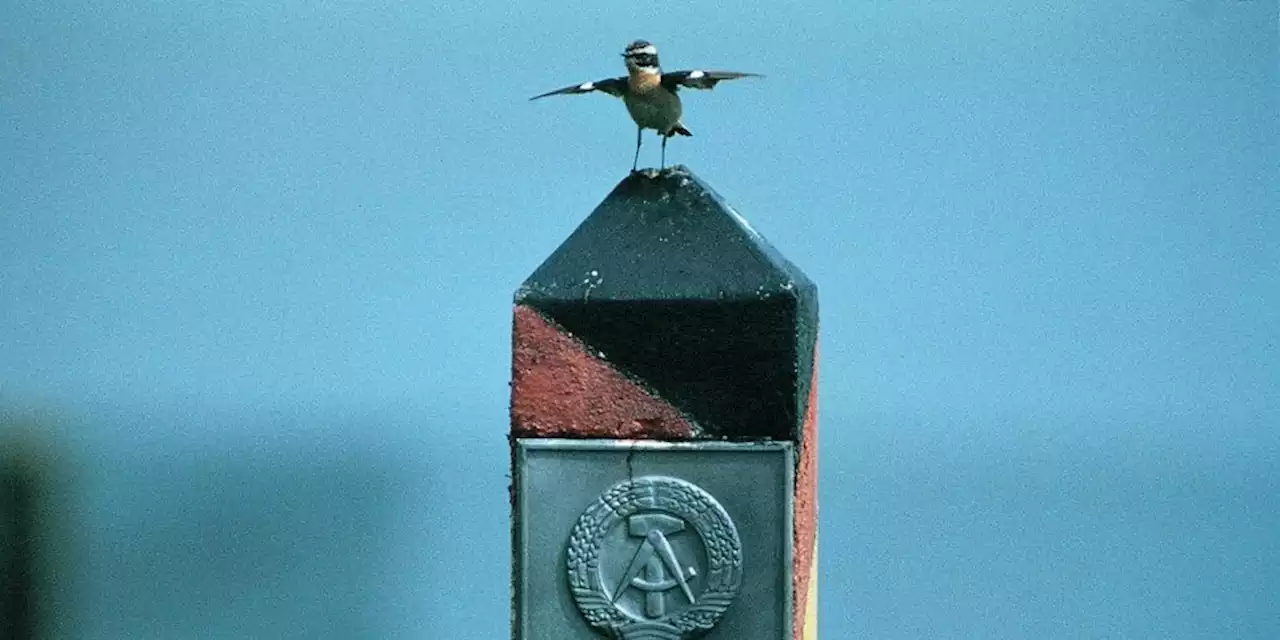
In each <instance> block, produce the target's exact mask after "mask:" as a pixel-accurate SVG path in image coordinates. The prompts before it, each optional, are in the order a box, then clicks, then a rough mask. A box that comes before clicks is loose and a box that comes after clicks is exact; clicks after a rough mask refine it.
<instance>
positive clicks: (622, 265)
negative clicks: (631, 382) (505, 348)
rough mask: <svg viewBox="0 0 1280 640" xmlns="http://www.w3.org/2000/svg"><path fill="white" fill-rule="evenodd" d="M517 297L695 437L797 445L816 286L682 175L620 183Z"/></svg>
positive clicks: (644, 175) (636, 176) (676, 171)
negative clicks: (672, 411) (646, 392)
mask: <svg viewBox="0 0 1280 640" xmlns="http://www.w3.org/2000/svg"><path fill="white" fill-rule="evenodd" d="M516 302H517V303H518V304H521V305H526V306H528V307H532V308H533V309H535V310H537V311H538V312H539V313H540V314H542V315H543V316H544V317H546V318H547V319H549V320H551V321H552V322H554V323H556V324H558V325H559V326H561V327H562V328H564V329H565V330H567V331H568V332H569V333H571V334H572V335H573V336H574V337H576V338H577V339H578V340H581V341H582V342H583V343H584V344H586V345H587V346H588V347H590V348H591V349H592V350H593V351H595V352H597V354H598V355H599V356H600V357H601V358H602V359H604V360H606V361H608V362H609V363H610V364H612V365H613V366H615V367H617V368H618V369H619V370H621V371H622V372H623V373H625V374H626V375H628V376H629V377H631V378H633V379H635V380H636V381H638V382H640V383H641V384H643V385H645V386H646V387H648V388H649V389H651V390H652V391H653V392H654V393H655V394H656V395H658V396H659V397H660V398H663V399H664V400H666V401H667V402H669V403H671V404H672V405H673V406H675V407H678V408H679V409H680V410H681V411H682V412H684V413H685V414H686V415H687V417H688V418H689V419H690V421H691V422H692V423H693V424H694V425H695V435H694V437H695V438H723V439H730V440H761V439H778V440H783V439H785V440H798V439H799V438H800V435H801V434H800V430H801V428H802V421H803V420H804V415H805V410H806V409H807V403H808V401H809V386H810V385H811V383H812V375H811V374H812V371H813V361H814V358H815V343H816V340H817V325H818V295H817V287H815V286H814V284H813V283H812V282H811V281H810V280H809V278H808V277H806V276H805V275H804V273H802V272H801V271H800V270H799V269H798V268H796V266H795V265H793V264H792V263H791V262H790V261H788V260H787V259H786V258H784V257H783V256H782V255H781V254H780V253H778V251H777V250H776V249H774V248H773V247H772V246H771V245H770V244H769V243H768V242H767V241H766V240H765V239H764V238H763V237H761V236H760V234H758V233H757V232H756V231H755V230H754V229H752V228H751V226H750V225H749V224H748V223H747V221H746V220H744V219H743V218H742V217H741V216H739V215H738V214H737V212H735V211H734V210H733V208H732V207H730V206H729V205H728V204H726V203H725V201H724V200H723V199H722V198H721V197H720V196H719V195H718V194H716V193H715V191H713V190H712V189H711V187H709V186H707V185H706V184H705V183H704V182H702V181H701V180H699V179H698V178H697V177H695V176H694V175H693V174H691V173H690V172H689V171H688V169H686V168H684V167H680V166H678V167H674V168H672V169H669V170H666V171H663V172H660V173H655V172H637V173H632V174H631V175H630V176H628V177H627V178H626V179H624V180H623V181H622V182H621V183H619V184H618V186H617V187H615V188H614V190H613V192H612V193H610V194H609V196H608V197H606V198H605V200H604V202H602V203H601V204H600V206H598V207H597V208H596V210H595V211H594V212H592V214H591V215H590V216H589V217H588V218H587V219H586V220H585V221H584V222H583V223H582V224H581V225H580V226H579V227H578V229H577V230H575V231H574V232H573V234H572V235H570V236H569V238H568V239H566V240H565V241H564V243H563V244H562V245H561V246H560V247H559V248H558V249H557V250H556V251H555V252H554V253H553V254H552V255H551V256H550V257H549V258H547V260H546V261H545V262H543V264H542V266H540V267H539V268H538V269H537V270H536V271H535V272H534V273H533V275H531V276H530V277H529V279H528V280H526V281H525V282H524V284H523V285H521V287H520V289H519V290H518V291H517V293H516Z"/></svg>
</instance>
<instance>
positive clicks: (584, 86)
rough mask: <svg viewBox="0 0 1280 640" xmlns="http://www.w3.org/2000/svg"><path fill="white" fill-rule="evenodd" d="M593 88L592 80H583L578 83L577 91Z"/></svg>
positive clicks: (594, 85) (594, 86)
mask: <svg viewBox="0 0 1280 640" xmlns="http://www.w3.org/2000/svg"><path fill="white" fill-rule="evenodd" d="M595 88H596V83H594V82H584V83H582V84H580V85H578V90H579V91H591V90H592V89H595Z"/></svg>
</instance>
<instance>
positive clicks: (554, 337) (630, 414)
mask: <svg viewBox="0 0 1280 640" xmlns="http://www.w3.org/2000/svg"><path fill="white" fill-rule="evenodd" d="M513 342H514V344H513V348H512V351H513V357H512V367H511V369H512V370H511V384H512V387H511V435H512V437H518V438H528V437H548V438H550V437H561V438H652V439H659V440H671V439H688V438H689V437H691V436H692V435H693V427H692V425H690V424H689V422H688V421H687V420H685V418H684V416H682V415H681V414H680V412H679V411H677V410H676V409H675V408H674V407H672V406H671V405H670V404H667V403H666V402H664V401H663V400H662V399H660V398H658V397H656V396H655V395H653V394H652V393H650V392H649V391H647V390H645V389H644V388H643V387H641V386H640V385H639V384H637V383H635V382H633V381H631V380H629V379H628V378H627V377H626V376H624V375H622V374H621V373H619V372H618V371H617V370H616V369H614V368H613V367H611V366H609V364H608V363H607V362H604V361H603V360H601V359H600V358H598V357H596V356H593V355H592V354H591V353H589V352H588V349H587V347H586V346H585V345H583V344H582V343H581V342H578V341H577V340H574V339H573V338H572V337H571V336H569V335H566V334H565V333H564V332H563V331H562V330H560V329H559V328H557V327H555V326H552V325H551V324H550V323H549V322H547V320H546V319H544V318H543V317H542V316H541V315H540V314H539V313H538V312H537V311H535V310H533V309H530V308H529V307H525V306H523V305H516V307H515V331H514V340H513Z"/></svg>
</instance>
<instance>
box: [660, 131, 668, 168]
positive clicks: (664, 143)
mask: <svg viewBox="0 0 1280 640" xmlns="http://www.w3.org/2000/svg"><path fill="white" fill-rule="evenodd" d="M666 168H667V136H662V166H660V167H658V170H659V171H661V170H663V169H666Z"/></svg>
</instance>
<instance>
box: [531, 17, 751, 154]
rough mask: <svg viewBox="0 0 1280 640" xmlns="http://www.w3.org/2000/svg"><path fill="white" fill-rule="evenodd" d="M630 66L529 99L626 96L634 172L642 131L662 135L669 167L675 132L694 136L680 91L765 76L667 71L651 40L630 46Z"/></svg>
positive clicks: (627, 58) (626, 54) (627, 59)
mask: <svg viewBox="0 0 1280 640" xmlns="http://www.w3.org/2000/svg"><path fill="white" fill-rule="evenodd" d="M622 57H623V59H624V60H625V63H626V67H627V75H625V76H622V77H619V78H608V79H606V80H596V81H594V82H583V83H581V84H575V85H572V86H568V87H564V88H563V89H556V90H555V91H548V92H546V93H543V94H540V95H536V96H534V97H532V98H529V100H531V101H532V100H538V99H540V98H546V97H549V96H560V95H574V94H580V93H591V92H593V91H601V92H604V93H607V94H609V95H611V96H614V97H618V98H622V102H623V104H625V105H626V106H627V113H629V114H631V119H632V120H633V121H634V122H635V123H636V127H637V128H636V153H635V157H634V158H632V160H631V171H632V173H634V172H635V171H636V165H637V164H639V162H640V144H641V134H643V133H644V130H645V129H653V130H655V131H657V132H658V135H659V136H661V137H662V165H661V167H660V168H662V169H665V168H666V166H667V139H668V138H670V137H671V136H674V135H682V136H692V135H693V132H692V131H689V128H688V127H686V126H684V123H682V122H681V121H680V116H681V115H683V113H684V106H683V105H682V104H681V103H680V95H679V93H677V92H678V91H679V89H680V88H681V87H688V88H691V89H711V88H712V87H715V86H716V84H718V83H719V82H720V81H722V80H736V79H738V78H762V77H764V76H761V75H760V74H758V73H740V72H737V71H708V70H703V69H689V70H685V71H672V72H669V73H663V72H662V67H661V65H659V64H658V48H657V47H655V46H653V44H652V43H650V42H648V41H647V40H636V41H634V42H632V43H631V44H629V45H627V48H626V50H625V51H624V52H623V53H622Z"/></svg>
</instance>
